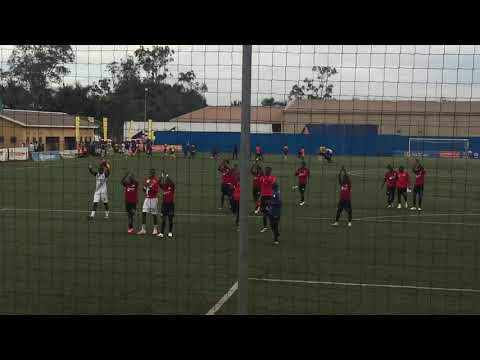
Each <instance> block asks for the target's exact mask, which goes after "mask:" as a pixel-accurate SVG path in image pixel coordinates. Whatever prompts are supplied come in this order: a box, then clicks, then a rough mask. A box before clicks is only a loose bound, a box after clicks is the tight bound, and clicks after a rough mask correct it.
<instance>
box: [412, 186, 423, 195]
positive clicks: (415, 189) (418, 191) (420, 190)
mask: <svg viewBox="0 0 480 360" xmlns="http://www.w3.org/2000/svg"><path fill="white" fill-rule="evenodd" d="M413 192H414V193H415V194H423V185H415V186H414V187H413Z"/></svg>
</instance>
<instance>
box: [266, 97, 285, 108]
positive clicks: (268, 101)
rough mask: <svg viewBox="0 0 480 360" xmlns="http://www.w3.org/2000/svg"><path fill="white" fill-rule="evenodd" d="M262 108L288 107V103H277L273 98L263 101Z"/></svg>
mask: <svg viewBox="0 0 480 360" xmlns="http://www.w3.org/2000/svg"><path fill="white" fill-rule="evenodd" d="M262 106H287V102H286V101H276V100H275V99H274V98H273V97H271V98H265V99H263V100H262Z"/></svg>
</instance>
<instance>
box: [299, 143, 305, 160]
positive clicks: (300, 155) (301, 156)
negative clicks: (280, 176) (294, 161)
mask: <svg viewBox="0 0 480 360" xmlns="http://www.w3.org/2000/svg"><path fill="white" fill-rule="evenodd" d="M298 158H299V159H302V160H304V159H305V148H304V147H303V146H302V147H301V148H300V150H298Z"/></svg>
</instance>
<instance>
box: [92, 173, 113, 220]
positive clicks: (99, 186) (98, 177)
mask: <svg viewBox="0 0 480 360" xmlns="http://www.w3.org/2000/svg"><path fill="white" fill-rule="evenodd" d="M88 171H89V172H90V174H92V175H93V176H95V193H94V194H93V210H92V212H91V213H90V216H89V217H88V218H89V219H90V220H93V218H94V217H95V212H96V211H97V207H98V202H99V201H103V204H104V205H105V217H104V219H108V214H109V209H108V191H107V180H108V176H109V175H110V171H109V170H108V167H106V166H104V165H103V164H102V165H100V166H99V167H98V172H95V171H93V170H92V165H88Z"/></svg>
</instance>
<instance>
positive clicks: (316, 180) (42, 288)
mask: <svg viewBox="0 0 480 360" xmlns="http://www.w3.org/2000/svg"><path fill="white" fill-rule="evenodd" d="M108 160H109V161H110V163H111V165H112V175H111V176H110V179H109V184H108V192H109V198H110V205H111V214H110V219H109V220H104V219H103V206H102V205H101V204H99V209H98V210H99V211H98V212H97V215H96V219H95V220H94V221H88V220H87V215H88V213H89V211H90V210H91V201H92V197H93V190H94V186H95V184H94V183H95V178H94V177H93V176H92V175H90V174H89V172H88V164H94V165H96V164H98V163H99V159H98V158H95V159H94V158H89V159H74V160H59V161H50V162H30V161H29V162H23V163H21V162H18V163H1V164H0V187H1V196H0V226H1V232H0V234H1V237H0V313H1V314H206V313H208V312H210V313H215V314H219V315H226V314H234V313H235V312H236V308H237V295H238V294H237V292H236V291H235V290H236V286H235V285H236V281H237V257H238V232H237V231H236V228H235V222H234V220H235V219H234V216H233V215H232V214H231V212H230V211H229V210H228V209H224V210H223V211H220V210H218V207H219V205H220V174H219V173H218V172H217V167H218V165H219V162H220V161H219V160H212V159H210V158H209V157H207V156H206V155H205V156H203V155H202V154H199V157H197V158H195V159H184V158H183V157H182V156H180V157H179V158H177V159H176V160H172V159H168V158H163V157H162V156H161V155H160V154H154V156H153V158H151V159H150V158H147V157H146V156H145V155H144V154H140V155H139V156H137V157H134V158H128V159H126V158H124V157H123V156H120V155H114V156H112V157H110V158H109V159H108ZM388 163H391V164H392V165H394V166H395V167H398V166H399V165H404V166H406V168H407V169H408V170H409V171H410V173H411V170H410V169H411V166H412V163H413V162H411V160H407V159H403V158H386V157H336V158H334V161H333V162H332V163H330V164H328V163H326V162H324V161H320V160H319V159H318V158H317V157H316V156H312V157H309V158H307V164H308V166H309V167H310V170H311V180H310V184H309V186H308V188H307V193H306V200H307V206H303V207H300V206H298V202H299V194H298V192H293V191H292V190H291V187H292V185H294V184H295V183H296V179H295V177H294V176H293V174H294V171H295V169H296V168H297V167H298V165H299V161H298V159H296V158H294V157H293V156H290V157H289V159H288V160H287V161H284V160H283V159H282V158H281V157H280V156H273V155H269V156H267V157H266V159H265V161H264V162H263V164H262V165H269V166H271V167H272V168H273V174H274V175H276V176H277V177H278V179H279V184H280V189H281V192H282V196H283V212H282V219H281V225H280V233H281V236H280V245H279V246H275V245H273V239H272V233H271V231H268V232H265V233H260V229H261V227H262V218H261V216H255V215H253V213H251V216H250V217H249V234H250V237H249V238H250V241H249V313H250V314H478V313H480V270H479V256H480V250H479V245H478V242H479V236H478V234H479V230H480V226H479V218H480V161H478V160H467V159H425V160H424V161H423V164H424V166H425V169H426V171H427V176H426V185H425V195H424V199H423V211H421V212H418V211H411V210H409V209H408V210H407V209H396V208H395V209H387V208H386V199H385V190H384V189H383V190H382V189H381V188H380V185H381V183H382V181H383V174H384V172H385V166H386V165H387V164H388ZM341 165H345V167H346V168H347V170H348V171H349V172H350V173H351V175H352V182H353V184H352V207H353V219H354V220H353V226H352V227H351V228H348V227H347V226H346V214H345V213H344V214H343V215H342V218H341V223H340V226H339V227H338V228H334V227H332V226H331V225H330V224H331V222H332V220H333V217H334V215H335V211H336V204H337V200H338V184H337V182H336V175H337V173H338V171H339V169H340V167H341ZM152 167H153V168H155V169H156V170H157V174H159V173H160V172H161V170H166V171H167V172H168V173H169V174H170V176H171V177H172V179H173V180H174V181H175V183H176V188H177V190H176V205H175V206H176V217H175V225H174V237H173V238H167V237H165V238H163V239H162V238H158V237H154V236H152V235H147V236H144V237H139V236H137V235H130V234H127V232H126V230H127V217H126V214H125V210H124V203H123V188H122V186H121V185H120V179H121V178H122V177H123V175H124V174H125V173H126V172H127V171H132V172H134V174H135V175H136V176H137V178H138V179H141V180H143V178H144V177H145V176H146V175H148V171H149V169H150V168H152ZM242 194H243V196H248V197H249V199H250V198H251V192H250V191H248V192H247V191H243V192H242ZM408 196H409V205H410V206H411V203H412V201H411V199H412V194H411V193H409V194H408ZM142 202H143V195H141V199H140V204H139V208H140V207H141V203H142ZM250 204H251V209H252V210H253V203H252V202H251V201H250ZM137 210H139V209H137ZM139 221H140V213H139V212H137V217H136V223H135V225H136V229H138V225H139ZM147 228H148V230H149V233H151V230H152V224H151V218H149V219H148V225H147Z"/></svg>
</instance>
